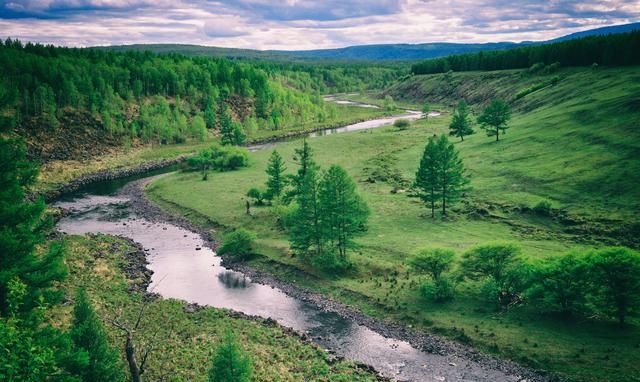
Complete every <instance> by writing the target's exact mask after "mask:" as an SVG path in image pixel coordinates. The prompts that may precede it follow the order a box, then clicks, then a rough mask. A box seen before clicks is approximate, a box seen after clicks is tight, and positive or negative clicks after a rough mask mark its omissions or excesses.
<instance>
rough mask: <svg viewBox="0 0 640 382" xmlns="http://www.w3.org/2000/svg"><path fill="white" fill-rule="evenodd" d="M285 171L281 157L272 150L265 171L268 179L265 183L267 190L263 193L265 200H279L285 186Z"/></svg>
mask: <svg viewBox="0 0 640 382" xmlns="http://www.w3.org/2000/svg"><path fill="white" fill-rule="evenodd" d="M286 170H287V168H286V167H285V165H284V160H283V159H282V156H281V155H280V153H278V151H277V150H273V152H272V153H271V157H269V162H268V163H267V170H266V173H267V175H268V179H267V183H266V186H267V190H266V192H265V197H266V198H267V199H269V200H273V199H279V198H280V196H281V195H282V194H283V192H284V188H285V186H286V178H285V175H284V172H285V171H286Z"/></svg>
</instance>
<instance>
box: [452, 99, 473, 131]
mask: <svg viewBox="0 0 640 382" xmlns="http://www.w3.org/2000/svg"><path fill="white" fill-rule="evenodd" d="M449 130H450V131H449V135H453V136H456V137H459V138H460V140H461V141H464V137H465V136H466V135H471V134H473V129H472V128H471V119H470V118H469V108H468V107H467V103H466V102H464V100H462V101H460V102H459V103H458V106H457V107H456V109H455V111H454V112H453V118H452V119H451V124H450V125H449Z"/></svg>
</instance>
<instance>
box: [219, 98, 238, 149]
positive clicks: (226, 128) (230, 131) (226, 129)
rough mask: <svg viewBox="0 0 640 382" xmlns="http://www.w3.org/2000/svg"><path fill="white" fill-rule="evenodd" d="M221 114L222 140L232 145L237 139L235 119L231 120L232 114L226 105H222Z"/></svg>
mask: <svg viewBox="0 0 640 382" xmlns="http://www.w3.org/2000/svg"><path fill="white" fill-rule="evenodd" d="M221 114H222V115H221V116H220V135H221V138H220V140H221V142H222V144H223V145H232V144H233V143H234V141H235V137H234V135H235V131H234V128H233V121H232V120H231V115H230V114H229V108H228V107H227V106H226V105H225V106H223V107H222V112H221Z"/></svg>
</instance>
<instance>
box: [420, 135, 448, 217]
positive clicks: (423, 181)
mask: <svg viewBox="0 0 640 382" xmlns="http://www.w3.org/2000/svg"><path fill="white" fill-rule="evenodd" d="M439 174H440V152H439V151H438V145H437V143H436V138H435V136H433V137H430V138H429V141H428V142H427V145H426V146H425V148H424V152H423V154H422V159H421V160H420V167H419V168H418V171H417V172H416V180H415V183H414V187H415V188H416V189H417V191H418V196H419V197H420V199H422V201H423V202H424V203H425V204H429V205H430V206H431V218H435V214H436V202H437V201H438V200H440V197H441V193H440V192H441V188H440V187H439Z"/></svg>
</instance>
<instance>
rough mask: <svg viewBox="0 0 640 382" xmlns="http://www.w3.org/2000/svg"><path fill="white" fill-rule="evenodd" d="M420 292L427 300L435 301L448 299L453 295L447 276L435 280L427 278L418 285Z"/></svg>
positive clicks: (451, 284)
mask: <svg viewBox="0 0 640 382" xmlns="http://www.w3.org/2000/svg"><path fill="white" fill-rule="evenodd" d="M420 294H422V297H424V298H425V299H427V300H433V301H435V302H445V301H450V300H452V299H453V297H454V286H453V283H452V281H451V280H450V279H449V278H447V277H441V278H439V279H436V280H428V281H425V282H424V283H422V285H421V286H420Z"/></svg>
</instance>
